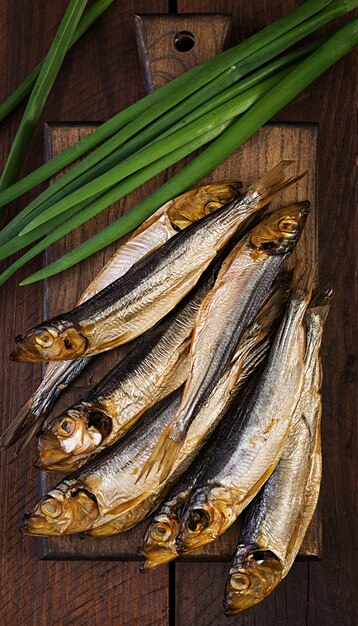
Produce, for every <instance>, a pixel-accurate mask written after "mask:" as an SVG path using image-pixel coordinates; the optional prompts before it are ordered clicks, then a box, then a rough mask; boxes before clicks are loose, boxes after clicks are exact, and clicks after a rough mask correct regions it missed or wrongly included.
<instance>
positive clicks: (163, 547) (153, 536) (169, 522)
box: [139, 412, 232, 572]
mask: <svg viewBox="0 0 358 626" xmlns="http://www.w3.org/2000/svg"><path fill="white" fill-rule="evenodd" d="M231 417H232V415H231V412H229V415H226V416H225V417H224V418H223V420H222V423H220V424H219V426H218V427H217V429H216V430H215V432H214V433H213V434H212V436H211V438H210V441H209V442H208V444H207V445H206V447H205V449H204V450H203V451H202V452H201V453H200V455H199V456H198V457H197V458H196V459H195V462H194V463H193V465H191V466H190V467H189V469H188V470H187V471H186V472H185V475H184V476H183V477H182V478H181V479H180V481H179V482H178V484H177V485H176V486H175V487H174V488H173V489H172V490H171V491H170V493H169V494H168V496H167V497H166V498H165V500H164V501H163V502H162V503H161V505H160V507H159V509H158V510H157V511H156V513H155V514H154V516H153V518H152V519H151V522H150V524H149V527H148V528H147V530H146V533H145V535H144V537H143V540H142V543H141V545H140V548H139V553H140V554H141V555H142V556H144V558H145V562H144V563H143V564H142V565H141V568H140V569H141V571H142V572H150V571H152V570H154V569H157V567H160V566H161V565H164V564H165V563H169V561H172V560H173V559H175V558H176V557H177V556H179V554H178V552H177V544H176V540H177V537H178V533H179V524H180V518H181V513H182V511H183V507H184V504H185V502H186V501H187V500H188V498H189V496H190V494H191V493H192V491H193V489H194V488H195V485H196V483H197V481H198V479H199V477H200V474H201V473H202V471H203V470H204V468H205V467H206V465H207V463H208V462H209V460H210V457H211V455H212V453H213V452H214V450H215V448H216V445H217V440H220V437H222V436H224V435H225V431H226V430H227V428H228V426H229V424H230V421H231Z"/></svg>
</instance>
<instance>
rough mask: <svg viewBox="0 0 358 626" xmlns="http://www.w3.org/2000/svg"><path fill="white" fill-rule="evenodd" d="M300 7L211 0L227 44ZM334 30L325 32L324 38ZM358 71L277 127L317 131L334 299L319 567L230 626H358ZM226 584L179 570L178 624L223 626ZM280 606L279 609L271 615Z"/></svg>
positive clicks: (292, 109)
mask: <svg viewBox="0 0 358 626" xmlns="http://www.w3.org/2000/svg"><path fill="white" fill-rule="evenodd" d="M297 4H298V3H297V2H296V1H295V0H283V1H282V2H279V3H273V2H268V1H265V2H260V3H258V2H234V1H233V0H230V1H227V0H225V1H224V0H213V1H212V2H210V10H212V11H223V10H224V11H226V12H230V13H231V14H232V17H233V41H234V42H237V41H240V40H243V39H245V38H247V37H249V36H250V35H252V34H253V33H255V32H257V31H258V30H259V29H260V28H262V27H263V26H265V25H266V24H268V23H270V22H272V21H273V20H275V19H278V18H279V17H281V16H282V15H284V14H285V13H287V11H288V10H290V9H292V8H293V7H294V6H296V5H297ZM188 10H191V11H196V12H198V13H199V12H204V13H205V12H206V11H207V10H208V3H207V2H206V0H193V1H191V0H190V2H189V0H178V11H179V13H181V12H183V13H186V12H187V11H188ZM355 13H356V14H357V12H355ZM334 27H335V25H334V24H333V25H331V26H330V28H329V30H331V28H334ZM326 30H328V29H326ZM357 71H358V52H357V51H356V52H354V53H352V54H350V55H349V57H347V58H346V59H345V60H342V61H340V62H339V63H338V64H337V65H336V66H335V67H334V68H332V69H331V70H330V71H329V72H328V73H327V74H326V75H325V76H323V77H321V78H320V79H319V80H318V81H316V83H314V84H313V85H312V86H311V87H310V88H308V89H306V90H305V92H304V93H303V94H301V95H300V96H299V97H298V98H296V99H295V101H294V102H293V103H292V104H290V105H289V106H287V107H286V108H285V110H284V111H281V112H280V113H279V115H278V116H277V118H276V119H277V120H278V121H280V122H283V121H285V122H288V123H290V122H294V121H295V122H296V121H298V122H303V123H312V124H317V129H318V143H317V152H318V154H317V211H316V216H317V233H318V247H319V256H318V264H317V265H318V282H319V283H320V284H328V285H330V286H332V287H333V289H334V292H335V298H334V301H333V304H332V307H331V312H330V316H329V318H328V321H327V324H326V328H325V335H324V340H323V348H322V359H323V372H324V379H323V422H322V444H323V481H322V488H321V497H320V503H321V508H322V517H323V520H322V523H323V553H322V554H323V556H322V558H323V560H322V562H320V563H312V562H311V563H308V564H307V565H306V566H304V565H303V564H302V565H301V564H295V565H294V567H293V569H292V571H291V572H290V574H289V575H288V577H287V579H286V581H284V583H283V584H282V585H280V587H279V588H278V589H277V590H276V591H275V592H274V594H273V595H272V596H271V597H269V598H268V599H267V601H265V602H263V603H262V604H261V605H259V606H258V607H256V608H255V609H253V610H250V611H248V612H247V613H244V614H243V615H242V616H240V617H238V618H231V619H230V623H233V624H234V623H237V624H240V625H245V626H251V625H252V626H254V625H255V626H263V625H265V626H277V625H278V624H282V625H283V624H285V625H289V626H291V625H296V624H297V626H298V625H299V626H301V624H302V625H303V624H304V625H305V626H321V625H322V626H323V625H324V626H333V625H334V624H336V623H339V624H355V623H356V621H357V601H356V587H357V583H356V573H355V572H356V564H355V554H354V550H352V545H353V544H354V543H356V532H354V531H353V529H355V528H356V520H355V512H356V510H357V493H358V489H357V461H356V459H357V445H356V441H357V437H356V435H357V424H356V418H355V416H356V414H357V403H356V386H357V341H356V336H355V334H354V328H355V327H356V320H355V317H356V313H355V311H356V310H357V299H358V292H357V289H356V283H355V281H354V271H355V269H354V267H355V264H356V259H357V253H356V249H357V248H356V240H357V234H358V228H357V212H356V188H357V167H356V155H357V153H358V150H357V148H358V146H357V116H356V105H357V99H358V94H357V86H358V85H357V80H356V76H357ZM352 532H353V535H352ZM200 567H202V569H200ZM222 567H223V566H222ZM305 567H306V569H304V568H305ZM195 568H196V569H195ZM193 569H194V574H193ZM298 572H299V575H298V574H297V573H298ZM192 574H193V577H192ZM202 576H205V580H206V590H205V593H203V594H200V590H201V589H202V588H203V584H202V578H201V577H202ZM225 577H226V569H225V568H224V567H223V569H222V570H221V571H220V569H219V566H218V565H216V564H215V565H214V564H211V565H206V566H201V565H200V564H196V565H193V564H190V565H189V564H184V563H183V564H180V565H176V593H177V595H179V594H180V613H177V619H176V626H184V624H185V625H186V624H192V623H193V624H194V623H195V624H199V625H200V624H205V625H207V624H215V626H220V624H221V623H223V624H224V623H228V622H227V620H225V619H223V618H221V617H220V615H222V606H221V597H222V593H223V585H224V581H225ZM197 581H200V584H198V582H197ZM218 587H220V588H218ZM195 590H196V591H197V592H195ZM278 598H280V605H279V606H278V607H277V608H276V602H277V600H278ZM202 615H204V616H205V617H204V618H202V617H201V616H202ZM205 618H206V619H205ZM220 620H222V621H220ZM235 620H236V621H235Z"/></svg>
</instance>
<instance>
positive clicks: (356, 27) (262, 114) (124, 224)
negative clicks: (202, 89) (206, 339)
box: [0, 18, 358, 285]
mask: <svg viewBox="0 0 358 626" xmlns="http://www.w3.org/2000/svg"><path fill="white" fill-rule="evenodd" d="M357 44H358V18H357V19H354V20H353V21H352V22H350V23H348V24H346V25H345V26H343V27H342V28H340V29H339V30H338V31H337V32H336V33H335V34H334V35H333V36H332V37H330V38H329V40H328V41H327V42H326V43H324V44H323V45H322V46H321V47H320V48H319V49H318V50H317V51H316V52H314V53H313V54H312V55H311V56H310V57H309V58H308V59H306V60H304V61H302V63H300V64H299V66H298V67H297V68H295V69H294V70H293V71H292V72H290V73H289V74H288V75H287V76H286V77H285V78H283V79H282V81H281V82H280V83H279V84H278V85H276V86H275V87H273V88H272V89H271V90H270V91H269V92H268V93H267V94H266V95H265V96H264V97H263V98H262V99H261V100H259V101H258V102H257V103H256V104H254V105H253V106H252V107H251V109H250V110H249V111H248V112H247V113H245V114H244V115H243V116H242V117H241V118H239V120H237V121H236V122H234V123H233V124H231V125H230V127H229V128H228V129H227V130H226V131H224V132H223V133H222V134H221V135H220V137H218V139H216V140H215V141H213V143H212V144H211V145H210V146H209V147H208V148H206V150H204V151H203V152H202V153H201V154H200V155H199V156H197V157H196V158H195V159H193V161H191V163H189V165H187V166H186V167H185V168H183V169H182V170H181V171H180V172H179V173H178V174H177V175H176V176H174V177H173V178H172V179H170V180H169V181H168V182H167V183H165V184H164V185H163V186H162V187H160V188H159V189H158V190H157V191H156V192H154V193H153V194H152V195H151V196H149V198H147V199H146V200H144V201H143V202H141V203H140V204H139V205H137V206H136V207H135V208H134V209H132V210H131V211H130V212H129V213H128V214H127V215H124V216H123V217H121V218H119V219H118V220H116V221H115V222H114V223H113V224H111V225H110V226H108V227H107V228H105V229H104V230H103V231H102V232H100V233H98V234H96V235H94V236H93V237H91V238H90V239H89V240H88V241H86V242H84V243H83V244H81V245H80V246H78V247H77V248H76V249H74V250H72V251H71V252H69V253H68V254H66V255H64V256H63V257H61V258H60V259H58V260H57V261H55V262H54V263H51V264H50V265H49V266H47V267H45V268H43V269H42V270H40V271H38V272H35V274H33V275H32V276H30V277H28V278H26V279H25V280H23V281H22V282H21V283H20V284H21V285H27V284H30V283H33V282H36V281H38V280H41V279H43V278H47V277H48V276H52V275H54V274H57V273H59V272H62V271H63V270H64V269H67V268H69V267H71V266H73V265H75V264H76V263H79V262H80V261H82V260H83V259H85V258H86V257H88V256H90V255H91V254H93V253H94V252H97V251H98V250H101V249H102V248H104V247H105V246H107V245H108V244H109V243H111V242H113V241H115V240H116V239H118V238H119V237H122V236H123V235H124V234H126V233H127V232H129V231H130V230H131V229H132V228H135V227H136V226H138V225H139V224H140V223H141V222H142V221H143V220H144V219H146V218H147V217H148V216H149V215H151V214H152V213H153V212H154V211H155V210H156V209H157V208H159V206H161V205H162V204H164V203H165V202H167V201H168V200H170V198H173V197H174V196H176V195H178V194H180V193H182V192H183V191H185V190H186V189H188V188H189V187H190V186H192V185H193V184H195V183H197V182H198V180H200V179H201V178H202V177H203V176H205V175H206V174H207V173H208V172H210V171H211V170H212V169H213V168H215V167H216V166H217V165H218V164H219V163H220V162H221V161H223V160H224V159H225V158H227V157H228V156H229V155H230V154H231V153H232V152H234V151H235V150H237V149H238V148H239V147H240V146H241V145H242V144H243V143H244V142H245V141H247V139H249V138H250V137H251V136H252V135H253V134H254V133H255V132H256V131H257V130H258V129H259V128H260V127H261V126H262V125H263V124H265V123H266V122H267V121H268V120H269V119H270V118H271V117H272V116H273V115H275V114H276V113H277V112H278V111H279V110H280V109H281V108H282V107H284V106H286V104H288V103H289V102H290V101H291V100H292V99H293V98H295V97H296V96H297V95H298V94H299V93H300V92H301V91H303V90H304V89H305V88H306V87H307V86H308V85H309V84H310V83H311V82H313V81H314V80H315V79H316V78H318V76H320V75H321V74H322V73H323V72H325V71H326V70H327V69H328V68H329V67H331V66H332V65H334V63H336V62H337V61H338V60H339V59H340V58H341V57H343V56H344V55H346V54H348V53H349V52H350V51H351V50H353V48H354V47H355V46H356V45H357ZM0 282H3V278H2V277H0Z"/></svg>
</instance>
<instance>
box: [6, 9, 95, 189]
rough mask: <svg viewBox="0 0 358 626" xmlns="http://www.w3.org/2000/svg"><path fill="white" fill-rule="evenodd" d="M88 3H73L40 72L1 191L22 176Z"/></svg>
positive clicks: (18, 133)
mask: <svg viewBox="0 0 358 626" xmlns="http://www.w3.org/2000/svg"><path fill="white" fill-rule="evenodd" d="M86 4H87V0H71V1H70V4H69V7H68V9H67V11H66V13H65V16H64V18H63V20H62V22H61V24H60V26H59V28H58V30H57V33H56V35H55V38H54V40H53V42H52V44H51V47H50V49H49V51H48V53H47V56H46V58H45V61H44V63H43V66H42V68H41V70H40V73H39V75H38V78H37V80H36V83H35V85H34V88H33V91H32V93H31V96H30V98H29V101H28V104H27V107H26V109H25V112H24V115H23V117H22V120H21V122H20V126H19V129H18V131H17V133H16V137H15V139H14V141H13V144H12V146H11V150H10V153H9V156H8V158H7V161H6V164H5V168H4V171H3V173H2V177H1V180H0V189H5V188H6V187H8V186H9V185H11V184H12V183H13V182H14V181H15V180H16V179H17V177H18V175H19V173H20V170H21V166H22V164H23V161H24V158H25V156H26V152H27V149H28V147H29V144H30V141H31V139H32V136H33V134H34V132H35V130H36V127H37V124H38V122H39V120H40V117H41V114H42V111H43V108H44V106H45V102H46V100H47V96H48V94H49V92H50V90H51V87H52V85H53V83H54V81H55V79H56V76H57V74H58V72H59V70H60V67H61V65H62V62H63V59H64V58H65V55H66V52H67V50H68V48H69V46H70V43H71V39H72V38H73V36H74V33H75V30H76V28H77V25H78V22H79V20H80V18H81V15H82V13H83V11H84V8H85V6H86Z"/></svg>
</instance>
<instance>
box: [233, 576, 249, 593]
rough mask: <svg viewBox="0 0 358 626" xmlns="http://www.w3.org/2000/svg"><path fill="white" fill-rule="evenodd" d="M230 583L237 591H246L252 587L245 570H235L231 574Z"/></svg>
mask: <svg viewBox="0 0 358 626" xmlns="http://www.w3.org/2000/svg"><path fill="white" fill-rule="evenodd" d="M230 585H231V587H232V588H233V589H235V590H236V591H245V590H246V589H248V588H249V587H250V579H249V577H248V576H247V575H246V574H244V573H243V572H234V573H233V574H231V576H230Z"/></svg>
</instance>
